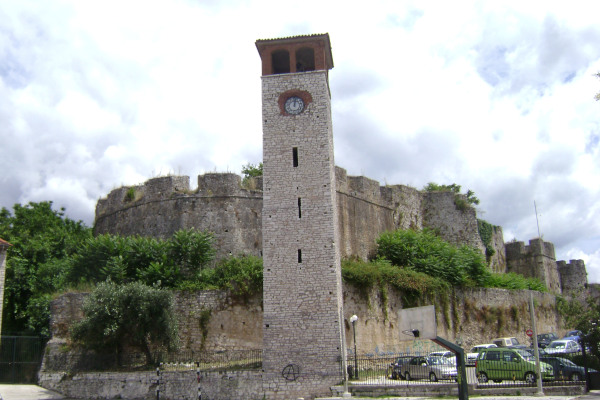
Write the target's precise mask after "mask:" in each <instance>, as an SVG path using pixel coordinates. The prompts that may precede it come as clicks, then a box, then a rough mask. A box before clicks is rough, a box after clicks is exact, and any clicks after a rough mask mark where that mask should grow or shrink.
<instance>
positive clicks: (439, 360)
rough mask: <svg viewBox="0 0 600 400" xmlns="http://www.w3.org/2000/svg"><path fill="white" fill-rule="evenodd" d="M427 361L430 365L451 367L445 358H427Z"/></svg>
mask: <svg viewBox="0 0 600 400" xmlns="http://www.w3.org/2000/svg"><path fill="white" fill-rule="evenodd" d="M427 360H428V361H429V364H431V365H451V363H450V361H448V359H447V358H446V357H429V358H428V359H427Z"/></svg>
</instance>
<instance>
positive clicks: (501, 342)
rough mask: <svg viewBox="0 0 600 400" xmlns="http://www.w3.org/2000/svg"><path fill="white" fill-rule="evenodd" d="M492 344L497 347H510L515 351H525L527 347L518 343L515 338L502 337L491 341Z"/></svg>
mask: <svg viewBox="0 0 600 400" xmlns="http://www.w3.org/2000/svg"><path fill="white" fill-rule="evenodd" d="M492 343H494V344H495V345H496V346H498V347H512V348H515V349H526V348H527V346H525V345H524V344H521V343H519V341H518V340H517V338H515V337H503V338H496V339H492Z"/></svg>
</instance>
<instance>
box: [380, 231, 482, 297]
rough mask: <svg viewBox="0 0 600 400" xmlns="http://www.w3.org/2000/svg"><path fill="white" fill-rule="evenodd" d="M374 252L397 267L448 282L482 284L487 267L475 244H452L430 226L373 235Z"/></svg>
mask: <svg viewBox="0 0 600 400" xmlns="http://www.w3.org/2000/svg"><path fill="white" fill-rule="evenodd" d="M377 245H378V250H377V252H378V255H379V256H380V257H383V258H386V259H387V260H390V262H391V263H392V264H394V265H396V266H398V267H404V268H408V269H412V270H414V271H417V272H422V273H425V274H427V275H430V276H435V277H437V278H440V279H443V280H444V281H446V282H448V283H449V284H450V285H452V286H458V287H465V286H484V284H485V282H486V279H487V277H488V275H489V271H488V269H487V268H486V263H485V260H484V258H483V255H482V254H481V253H480V252H479V251H478V250H477V249H475V248H472V247H468V246H461V247H456V246H453V245H451V244H450V243H448V242H446V241H444V240H442V239H440V238H439V237H438V236H436V235H435V234H434V233H433V231H431V230H427V229H425V230H422V231H415V230H396V231H393V232H385V233H383V234H381V236H380V237H379V239H377Z"/></svg>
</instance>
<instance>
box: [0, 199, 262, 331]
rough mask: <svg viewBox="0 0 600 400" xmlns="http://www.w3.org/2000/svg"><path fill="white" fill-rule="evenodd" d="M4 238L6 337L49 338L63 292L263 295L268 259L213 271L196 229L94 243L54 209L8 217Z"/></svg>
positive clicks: (236, 260)
mask: <svg viewBox="0 0 600 400" xmlns="http://www.w3.org/2000/svg"><path fill="white" fill-rule="evenodd" d="M0 237H2V238H3V239H5V240H7V241H8V242H10V243H11V244H12V245H13V246H12V247H11V248H10V250H9V252H8V257H7V262H6V283H5V298H4V314H3V319H2V322H3V326H2V329H3V332H4V333H7V334H20V335H42V336H46V337H47V336H49V319H50V301H51V300H52V297H53V296H54V295H55V293H60V292H64V291H67V290H72V289H77V288H81V289H82V290H86V291H89V290H93V289H94V287H95V286H96V285H98V284H99V283H102V282H106V281H110V282H111V283H112V284H114V285H127V284H130V283H134V282H139V283H142V284H145V285H147V286H156V287H161V288H172V289H184V290H186V289H187V290H191V289H225V290H231V292H232V293H233V294H234V295H236V296H240V297H248V296H251V295H253V294H255V293H260V292H262V260H261V259H260V258H257V257H251V256H247V257H244V256H240V257H230V258H227V259H225V260H221V261H220V262H219V263H217V264H216V265H214V264H213V261H214V256H215V249H214V247H213V237H212V235H211V234H210V233H208V232H199V231H196V230H193V229H189V230H181V231H178V232H176V233H175V234H174V235H173V236H171V237H170V238H168V239H164V240H163V239H155V238H148V237H142V236H129V237H121V236H117V235H99V236H97V237H92V232H91V229H90V228H89V227H87V226H85V224H83V222H81V221H78V222H75V221H73V220H70V219H69V218H66V217H65V215H64V210H62V209H61V210H60V211H54V210H52V203H51V202H42V203H29V204H27V205H26V206H21V205H18V204H17V205H15V206H14V211H13V214H11V213H10V212H9V211H8V210H7V209H5V208H3V209H2V210H1V211H0Z"/></svg>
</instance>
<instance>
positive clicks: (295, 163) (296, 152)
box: [292, 147, 298, 168]
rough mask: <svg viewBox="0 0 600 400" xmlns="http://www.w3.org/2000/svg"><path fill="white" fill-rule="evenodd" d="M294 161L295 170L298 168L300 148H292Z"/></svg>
mask: <svg viewBox="0 0 600 400" xmlns="http://www.w3.org/2000/svg"><path fill="white" fill-rule="evenodd" d="M292 159H293V161H292V162H293V165H294V168H295V167H297V166H298V148H297V147H292Z"/></svg>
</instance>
